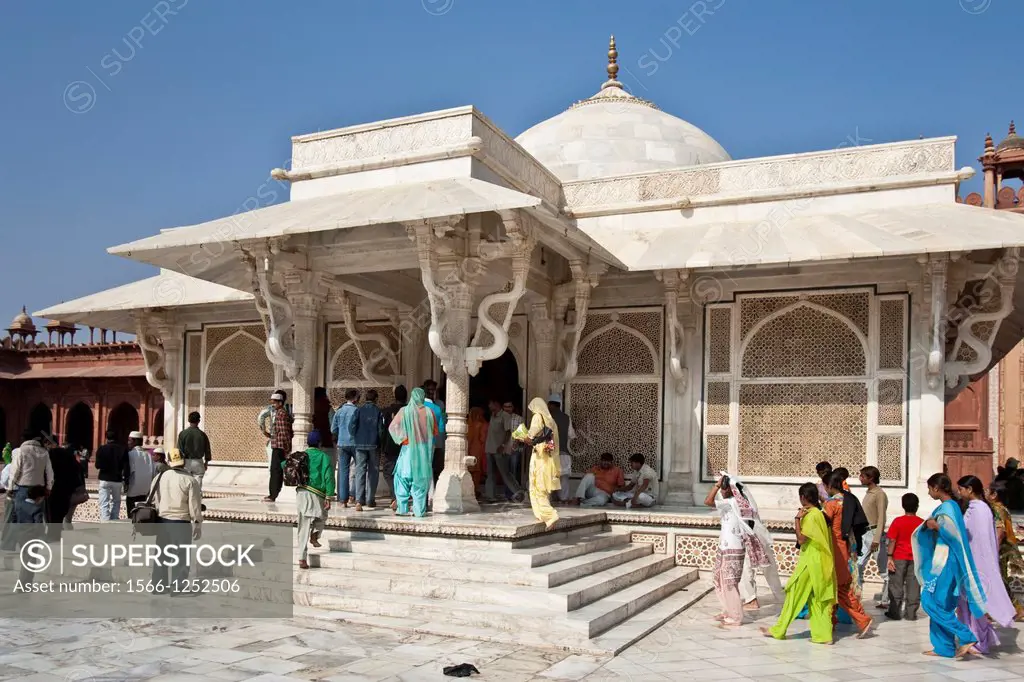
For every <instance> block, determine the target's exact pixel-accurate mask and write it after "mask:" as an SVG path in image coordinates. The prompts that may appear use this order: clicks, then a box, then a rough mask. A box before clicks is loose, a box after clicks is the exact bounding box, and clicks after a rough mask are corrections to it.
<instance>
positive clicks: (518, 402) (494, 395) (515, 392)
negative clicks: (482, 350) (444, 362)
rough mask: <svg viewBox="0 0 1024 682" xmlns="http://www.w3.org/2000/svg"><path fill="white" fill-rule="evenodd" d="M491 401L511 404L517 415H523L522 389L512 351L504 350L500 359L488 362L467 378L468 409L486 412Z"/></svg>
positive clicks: (517, 365) (517, 366) (517, 364)
mask: <svg viewBox="0 0 1024 682" xmlns="http://www.w3.org/2000/svg"><path fill="white" fill-rule="evenodd" d="M491 399H494V400H497V401H499V402H502V403H504V402H511V403H512V404H513V405H515V406H516V410H517V411H518V412H519V414H522V413H523V388H522V387H521V386H520V385H519V363H518V362H516V356H515V355H513V354H512V351H510V350H508V349H505V352H504V353H503V354H502V356H501V357H500V358H497V359H495V360H488V361H487V362H485V363H484V364H483V365H482V366H481V367H480V371H479V372H477V375H476V376H475V377H470V378H469V407H470V409H472V408H474V407H482V408H483V409H484V412H486V411H487V403H488V401H490V400H491Z"/></svg>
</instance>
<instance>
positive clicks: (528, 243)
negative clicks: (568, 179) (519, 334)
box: [466, 211, 537, 376]
mask: <svg viewBox="0 0 1024 682" xmlns="http://www.w3.org/2000/svg"><path fill="white" fill-rule="evenodd" d="M499 215H500V216H501V220H502V223H503V224H504V226H505V232H506V233H507V234H508V237H509V241H508V242H504V243H502V244H501V245H495V246H496V247H498V248H497V249H492V251H494V253H492V254H490V258H487V260H493V259H494V258H496V257H502V256H506V255H507V256H510V257H511V258H512V286H511V288H509V289H508V291H499V292H496V293H493V294H489V295H487V296H485V297H484V298H483V300H482V301H480V306H479V307H478V308H477V327H476V333H475V334H474V335H473V340H472V342H471V343H470V346H469V348H467V349H466V369H467V370H468V371H469V375H470V376H475V375H476V374H477V372H479V371H480V367H481V366H482V365H483V363H485V362H487V361H488V360H494V359H496V358H500V357H501V355H502V353H504V352H505V350H506V349H507V348H508V328H509V326H510V325H511V324H512V316H513V315H514V314H515V311H516V306H517V305H519V300H520V299H521V298H522V297H523V293H524V292H525V291H526V278H527V276H528V275H529V274H530V257H531V256H532V255H533V248H534V246H535V245H536V243H537V239H536V227H535V226H534V224H533V221H534V219H533V218H531V217H529V216H528V215H527V214H526V213H524V212H522V211H501V212H500V213H499ZM506 245H507V248H504V249H501V248H500V247H504V246H506ZM480 253H481V257H485V256H487V255H488V254H487V253H485V251H484V250H483V249H481V250H480ZM499 303H505V304H507V307H506V309H505V316H504V319H503V320H502V321H501V324H498V322H496V321H495V320H494V318H493V317H491V314H490V309H491V307H492V306H494V305H496V304H499ZM485 329H486V330H487V331H489V332H490V333H491V337H492V339H493V340H492V341H491V344H490V345H489V346H486V347H481V346H480V345H479V344H480V341H481V339H482V338H483V332H484V330H485Z"/></svg>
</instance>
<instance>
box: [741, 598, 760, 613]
mask: <svg viewBox="0 0 1024 682" xmlns="http://www.w3.org/2000/svg"><path fill="white" fill-rule="evenodd" d="M759 608H761V604H760V603H758V601H757V599H754V600H752V601H748V602H747V603H746V604H744V605H743V610H744V611H757V610H758V609H759Z"/></svg>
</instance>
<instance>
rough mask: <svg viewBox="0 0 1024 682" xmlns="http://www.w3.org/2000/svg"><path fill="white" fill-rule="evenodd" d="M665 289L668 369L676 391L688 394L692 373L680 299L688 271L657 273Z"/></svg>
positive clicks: (684, 288)
mask: <svg viewBox="0 0 1024 682" xmlns="http://www.w3.org/2000/svg"><path fill="white" fill-rule="evenodd" d="M655 276H656V277H657V278H658V279H659V280H661V283H662V284H663V285H664V288H665V312H666V316H667V318H668V319H667V325H666V326H667V327H668V351H669V359H668V367H669V371H670V372H671V374H672V378H674V379H675V380H676V381H675V385H676V391H677V392H678V393H680V394H683V393H686V390H687V389H688V388H689V384H690V373H689V371H688V370H687V367H686V325H684V323H683V321H681V319H680V315H679V303H680V301H679V298H680V295H681V293H682V292H685V291H686V282H687V280H688V279H689V276H690V273H689V272H688V271H686V270H666V271H664V272H656V273H655Z"/></svg>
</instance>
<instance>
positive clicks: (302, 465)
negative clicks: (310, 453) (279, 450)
mask: <svg viewBox="0 0 1024 682" xmlns="http://www.w3.org/2000/svg"><path fill="white" fill-rule="evenodd" d="M281 467H282V468H283V469H284V484H285V485H286V486H288V487H289V488H294V487H296V486H300V485H307V484H308V483H309V458H308V457H307V456H306V453H305V452H293V453H292V454H290V455H288V457H287V458H286V459H285V460H284V464H282V465H281Z"/></svg>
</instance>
